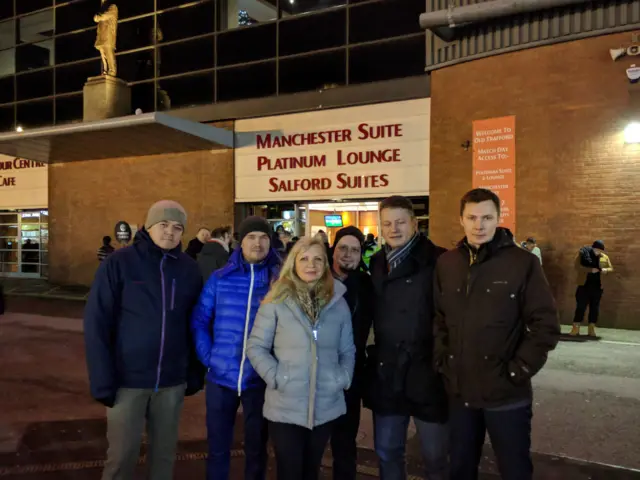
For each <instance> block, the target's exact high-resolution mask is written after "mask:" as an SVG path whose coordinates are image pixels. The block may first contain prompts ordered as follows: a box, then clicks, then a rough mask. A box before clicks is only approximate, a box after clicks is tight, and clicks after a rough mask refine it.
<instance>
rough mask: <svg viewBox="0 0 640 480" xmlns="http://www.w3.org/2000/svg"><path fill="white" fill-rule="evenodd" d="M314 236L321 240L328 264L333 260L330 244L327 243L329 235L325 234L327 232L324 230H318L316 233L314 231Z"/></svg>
mask: <svg viewBox="0 0 640 480" xmlns="http://www.w3.org/2000/svg"><path fill="white" fill-rule="evenodd" d="M316 237H318V238H319V239H320V240H321V241H322V244H323V245H324V249H325V251H326V253H327V258H328V259H329V264H331V262H333V254H332V252H331V246H330V245H329V236H328V235H327V232H325V231H324V230H318V233H316Z"/></svg>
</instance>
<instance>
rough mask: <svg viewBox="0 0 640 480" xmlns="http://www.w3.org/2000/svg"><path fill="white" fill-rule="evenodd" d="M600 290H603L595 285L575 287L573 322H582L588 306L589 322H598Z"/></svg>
mask: <svg viewBox="0 0 640 480" xmlns="http://www.w3.org/2000/svg"><path fill="white" fill-rule="evenodd" d="M602 292H603V290H602V289H601V288H599V287H597V286H595V287H586V286H584V285H583V286H580V287H578V288H577V290H576V313H575V315H574V316H573V323H582V320H584V314H585V312H586V311H587V307H589V323H597V322H598V314H599V313H600V300H601V299H602Z"/></svg>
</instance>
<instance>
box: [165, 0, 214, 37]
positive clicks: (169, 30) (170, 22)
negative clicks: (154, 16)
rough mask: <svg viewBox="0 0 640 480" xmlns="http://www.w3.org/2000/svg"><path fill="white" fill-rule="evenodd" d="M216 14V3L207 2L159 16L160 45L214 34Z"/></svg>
mask: <svg viewBox="0 0 640 480" xmlns="http://www.w3.org/2000/svg"><path fill="white" fill-rule="evenodd" d="M214 14H215V9H214V3H213V2H209V1H207V2H204V3H199V4H196V5H194V6H190V7H188V8H187V7H185V8H179V9H177V10H171V11H169V12H164V13H162V14H160V15H158V27H159V35H158V43H162V42H172V41H174V40H180V39H182V38H187V37H196V36H199V35H205V34H207V33H213V31H214V28H213V25H214Z"/></svg>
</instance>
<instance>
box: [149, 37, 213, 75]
mask: <svg viewBox="0 0 640 480" xmlns="http://www.w3.org/2000/svg"><path fill="white" fill-rule="evenodd" d="M213 42H214V39H213V37H206V38H199V39H197V40H190V41H187V42H180V43H175V44H173V45H166V46H163V47H159V49H158V76H167V75H174V74H177V73H183V72H192V71H194V70H204V69H207V68H213V66H214V43H213Z"/></svg>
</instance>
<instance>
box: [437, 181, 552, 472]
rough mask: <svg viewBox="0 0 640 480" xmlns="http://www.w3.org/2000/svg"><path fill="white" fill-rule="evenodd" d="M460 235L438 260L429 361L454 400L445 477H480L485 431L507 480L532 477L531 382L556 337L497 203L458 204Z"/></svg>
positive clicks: (540, 280)
mask: <svg viewBox="0 0 640 480" xmlns="http://www.w3.org/2000/svg"><path fill="white" fill-rule="evenodd" d="M460 217H461V218H460V223H461V224H462V226H463V227H464V231H465V234H466V236H465V238H464V239H463V240H462V241H461V242H460V243H459V244H458V247H457V248H456V249H454V250H451V251H449V252H447V253H445V254H444V255H442V256H441V257H440V259H439V260H438V263H437V266H436V272H435V280H434V289H435V305H436V321H435V337H436V338H435V351H434V360H435V363H436V366H437V368H438V370H439V371H440V372H441V373H442V374H443V376H444V379H445V384H446V386H447V391H448V393H449V397H450V401H451V410H450V419H449V422H450V428H451V452H450V458H451V479H452V480H476V479H477V478H478V464H479V462H480V456H481V453H482V446H483V444H484V438H485V431H487V430H488V432H489V437H490V438H491V445H492V446H493V450H494V452H495V455H496V458H497V461H498V467H499V469H500V474H501V476H502V478H503V480H531V478H532V474H533V465H532V463H531V455H530V448H531V417H532V410H531V403H532V388H531V377H533V376H534V375H535V374H536V373H538V371H539V370H540V369H541V368H542V367H543V365H544V364H545V362H546V360H547V354H548V352H549V351H550V350H553V349H554V348H555V346H556V343H557V341H558V337H559V335H560V326H559V322H558V316H557V311H556V305H555V302H554V299H553V296H552V294H551V291H550V289H549V285H548V283H547V281H546V279H545V276H544V273H543V272H542V267H541V266H540V261H539V260H538V258H537V257H536V256H535V255H532V254H531V253H529V252H527V251H526V250H523V249H521V248H518V246H517V245H516V244H515V242H514V240H513V235H512V234H511V232H510V231H509V230H508V229H505V228H498V221H499V218H500V200H499V199H498V197H497V195H495V194H494V193H493V192H491V191H489V190H485V189H475V190H471V191H470V192H468V193H467V194H466V195H465V196H464V197H462V200H461V202H460Z"/></svg>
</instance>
